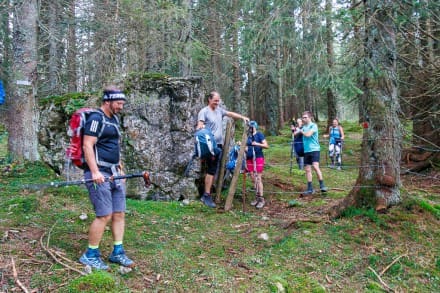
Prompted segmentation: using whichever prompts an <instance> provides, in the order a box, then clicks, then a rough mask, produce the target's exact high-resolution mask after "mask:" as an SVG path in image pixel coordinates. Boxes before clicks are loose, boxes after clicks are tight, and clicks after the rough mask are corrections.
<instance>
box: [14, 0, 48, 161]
mask: <svg viewBox="0 0 440 293" xmlns="http://www.w3.org/2000/svg"><path fill="white" fill-rule="evenodd" d="M37 20H38V8H37V1H36V0H29V1H18V3H16V9H15V11H14V26H13V28H14V29H13V41H12V43H13V54H14V56H13V64H12V76H11V78H12V81H11V82H10V83H9V84H10V89H11V95H10V96H11V98H10V99H9V100H8V101H9V102H8V106H9V109H10V110H9V111H8V114H7V115H8V121H7V125H8V131H9V140H8V151H9V153H10V154H11V155H12V156H13V157H14V158H17V159H26V160H29V161H36V160H38V159H39V158H40V156H39V154H38V138H37V127H38V118H39V117H38V110H37V107H36V101H35V96H36V88H37V87H36V81H37Z"/></svg>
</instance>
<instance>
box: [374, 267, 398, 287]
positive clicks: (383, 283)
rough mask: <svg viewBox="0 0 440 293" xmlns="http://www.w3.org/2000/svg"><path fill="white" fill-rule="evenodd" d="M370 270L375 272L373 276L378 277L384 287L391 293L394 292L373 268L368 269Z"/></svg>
mask: <svg viewBox="0 0 440 293" xmlns="http://www.w3.org/2000/svg"><path fill="white" fill-rule="evenodd" d="M368 269H369V270H370V271H372V272H373V274H374V275H375V276H376V277H377V279H378V280H379V282H380V283H381V284H382V286H383V287H384V288H385V289H386V290H387V291H389V292H393V290H392V289H391V288H390V286H388V285H387V283H385V282H384V281H383V280H382V278H381V277H380V276H379V275H378V274H377V273H376V271H375V270H374V269H373V268H372V267H370V266H369V267H368Z"/></svg>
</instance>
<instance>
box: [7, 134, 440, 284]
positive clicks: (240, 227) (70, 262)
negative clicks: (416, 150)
mask: <svg viewBox="0 0 440 293" xmlns="http://www.w3.org/2000/svg"><path fill="white" fill-rule="evenodd" d="M348 133H349V138H348V139H347V148H346V152H345V153H344V168H343V170H342V171H337V170H334V169H330V168H328V167H327V165H328V164H327V161H328V159H327V157H326V155H325V151H324V152H323V155H322V170H323V174H324V178H325V180H326V184H327V186H328V187H329V189H330V190H329V192H327V193H326V194H321V193H319V192H318V193H315V194H314V195H313V196H312V197H307V198H304V197H301V196H300V194H301V193H302V191H303V190H304V188H305V180H304V173H303V171H301V170H298V169H297V167H296V166H295V164H293V165H291V163H292V161H291V158H290V146H289V143H288V141H289V137H288V135H287V133H286V135H284V136H283V135H281V136H278V137H268V140H269V143H270V145H271V148H270V149H269V150H268V151H267V152H266V160H267V162H268V164H267V168H266V170H265V176H264V186H265V194H266V200H267V204H266V206H265V207H264V208H263V209H261V210H256V209H255V208H254V207H251V206H250V205H249V202H250V200H251V197H252V187H251V185H252V184H251V183H250V182H249V180H248V182H247V183H246V192H245V195H246V196H245V199H246V202H245V204H244V205H243V204H242V202H243V190H237V191H236V195H235V199H234V202H233V204H234V207H233V209H232V210H231V211H228V212H225V211H224V210H223V208H222V207H223V204H222V203H220V204H219V208H217V209H210V208H207V207H205V206H204V205H202V204H201V203H200V201H198V200H196V201H190V202H189V204H184V203H183V202H177V201H176V202H154V201H139V200H134V199H128V200H127V208H128V210H127V217H126V221H127V223H126V227H127V228H126V235H125V241H124V242H125V248H126V251H127V253H128V254H129V255H130V256H131V257H132V258H133V259H135V261H136V263H137V267H136V268H135V269H134V270H132V271H125V270H122V269H121V268H120V267H118V266H116V265H111V267H112V270H111V271H110V272H93V273H91V274H86V272H85V268H84V267H83V266H82V265H81V264H79V263H78V262H77V259H78V257H79V256H80V255H81V253H82V252H83V251H84V248H85V247H86V245H87V230H88V226H89V224H90V220H91V219H93V210H92V208H91V207H90V204H89V202H88V199H87V192H86V191H85V190H84V188H83V187H81V186H69V187H63V188H47V189H41V190H28V189H24V188H23V185H24V184H35V183H41V181H53V180H54V178H55V179H56V175H55V174H54V173H53V172H52V171H51V170H50V169H48V168H47V167H46V166H44V165H42V164H25V163H18V162H8V160H7V157H6V156H4V154H3V156H2V154H1V153H0V158H2V157H3V159H2V160H1V161H2V164H0V167H1V168H0V172H1V173H2V176H1V177H0V292H20V291H24V292H25V291H27V292H152V291H153V292H439V291H440V229H439V227H440V191H439V188H438V187H439V185H438V182H439V180H438V178H439V176H440V171H439V170H435V169H431V170H429V171H427V172H425V173H423V174H411V175H403V176H402V177H401V180H402V185H403V186H402V203H401V204H400V205H398V206H396V207H393V208H391V209H390V210H388V212H387V213H385V214H377V213H376V212H375V211H374V210H369V209H356V208H353V209H351V210H348V211H346V212H345V213H344V214H343V216H342V217H341V218H338V219H330V218H329V217H328V216H327V210H328V209H329V208H330V207H331V206H333V205H335V204H337V203H338V202H339V201H340V200H342V199H343V198H344V197H345V196H346V195H347V194H348V192H349V191H350V190H351V188H352V186H353V184H354V182H355V180H356V176H357V172H358V166H357V164H358V163H357V162H358V159H359V155H358V154H359V150H360V144H359V141H358V138H359V133H357V132H355V131H354V130H352V131H350V130H349V131H348ZM350 139H351V141H350ZM0 145H1V143H0ZM291 166H292V167H291ZM241 180H242V178H241V177H240V179H239V181H240V182H239V184H238V185H237V186H240V188H241V187H242V182H241ZM314 184H316V183H314ZM315 188H316V186H315ZM226 193H227V191H225V192H224V194H223V195H222V202H223V201H224V199H225V194H226ZM84 216H86V217H87V218H85V219H84ZM111 246H112V243H111V236H110V231H109V230H106V232H105V234H104V238H103V241H102V244H101V251H102V253H103V256H104V258H105V257H106V256H107V255H108V254H109V253H110V252H111ZM87 273H88V272H87Z"/></svg>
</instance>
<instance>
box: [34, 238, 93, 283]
mask: <svg viewBox="0 0 440 293" xmlns="http://www.w3.org/2000/svg"><path fill="white" fill-rule="evenodd" d="M44 234H45V233H43V235H41V238H40V245H41V247H42V248H43V249H44V251H46V252H47V254H49V255H50V256H51V257H52V259H53V260H54V261H55V262H57V263H58V264H60V265H62V266H63V267H65V268H67V269H69V270H72V271H74V272H77V273H78V274H80V275H83V276H85V275H86V273H84V272H83V271H81V270H78V269H76V268H73V267H71V266H69V265H67V264H65V263H63V262H62V261H60V260H58V258H57V257H56V256H55V254H54V253H53V252H52V251H50V249H49V248H48V247H45V246H44V243H43V237H44ZM48 238H49V237H48ZM47 244H48V245H49V243H47Z"/></svg>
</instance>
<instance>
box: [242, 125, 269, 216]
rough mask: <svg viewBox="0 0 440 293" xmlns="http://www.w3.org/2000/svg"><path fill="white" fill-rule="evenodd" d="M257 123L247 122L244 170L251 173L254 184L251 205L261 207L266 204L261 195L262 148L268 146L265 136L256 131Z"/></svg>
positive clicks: (263, 162)
mask: <svg viewBox="0 0 440 293" xmlns="http://www.w3.org/2000/svg"><path fill="white" fill-rule="evenodd" d="M257 129H258V124H257V122H255V121H251V122H249V130H248V139H247V142H246V170H247V171H248V172H249V173H251V178H252V182H253V183H254V184H255V189H256V195H255V200H253V201H252V202H251V205H253V206H255V207H256V208H257V209H261V208H263V207H264V205H265V204H266V202H265V200H264V195H263V180H262V176H263V170H264V164H265V161H264V154H263V149H267V148H269V145H268V144H267V141H266V137H265V136H264V134H263V133H261V132H259V131H257Z"/></svg>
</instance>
